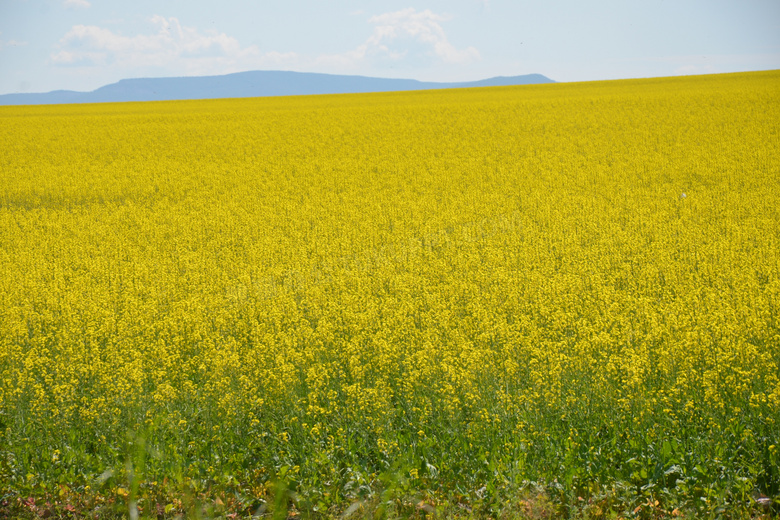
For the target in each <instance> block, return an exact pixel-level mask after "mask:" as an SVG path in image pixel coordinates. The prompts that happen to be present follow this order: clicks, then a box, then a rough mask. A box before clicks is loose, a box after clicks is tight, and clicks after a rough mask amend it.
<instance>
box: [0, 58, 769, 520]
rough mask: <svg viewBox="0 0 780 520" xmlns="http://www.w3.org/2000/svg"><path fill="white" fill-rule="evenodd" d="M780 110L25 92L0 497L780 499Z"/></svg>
mask: <svg viewBox="0 0 780 520" xmlns="http://www.w3.org/2000/svg"><path fill="white" fill-rule="evenodd" d="M779 101H780V72H778V71H770V72H760V73H745V74H729V75H717V76H696V77H684V78H665V79H646V80H631V81H612V82H594V83H579V84H576V83H573V84H551V85H539V86H523V87H504V88H483V89H468V90H450V91H424V92H406V93H382V94H361V95H334V96H312V97H289V98H265V99H232V100H211V101H182V102H155V103H124V104H96V105H61V106H28V107H0V516H8V517H24V518H36V517H46V516H54V517H63V518H68V517H73V518H114V517H121V516H127V517H129V518H175V517H183V516H186V518H198V517H207V518H218V517H222V518H248V517H250V516H252V515H255V516H258V517H263V518H265V517H268V518H271V517H273V518H285V517H286V516H290V517H296V518H297V517H304V518H331V517H333V518H336V517H342V518H384V517H389V518H396V517H398V518H401V517H418V518H423V517H430V518H433V517H437V518H485V517H496V518H557V517H569V518H645V519H650V518H665V517H669V518H672V517H688V518H694V517H697V518H751V517H752V518H758V517H765V518H770V517H771V518H775V517H776V516H777V515H778V513H779V512H780V424H778V421H780V102H779Z"/></svg>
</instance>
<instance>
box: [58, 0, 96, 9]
mask: <svg viewBox="0 0 780 520" xmlns="http://www.w3.org/2000/svg"><path fill="white" fill-rule="evenodd" d="M62 5H64V6H65V7H66V8H68V9H78V8H86V7H89V6H90V5H92V4H90V3H89V2H87V0H64V1H63V2H62Z"/></svg>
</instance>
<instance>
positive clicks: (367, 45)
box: [318, 7, 480, 66]
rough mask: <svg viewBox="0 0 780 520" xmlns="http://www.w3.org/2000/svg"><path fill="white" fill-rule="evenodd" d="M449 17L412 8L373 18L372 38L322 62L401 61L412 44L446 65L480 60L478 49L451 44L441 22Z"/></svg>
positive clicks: (323, 59) (370, 21) (371, 20)
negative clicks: (458, 47) (371, 59)
mask: <svg viewBox="0 0 780 520" xmlns="http://www.w3.org/2000/svg"><path fill="white" fill-rule="evenodd" d="M447 19H448V18H447V17H444V16H441V15H438V14H436V13H433V12H432V11H430V10H428V9H426V10H425V11H417V10H416V9H414V8H412V7H409V8H407V9H402V10H400V11H395V12H392V13H384V14H381V15H378V16H372V17H371V18H369V20H368V21H369V23H371V24H374V31H373V33H372V34H371V36H370V37H369V38H368V39H367V40H366V41H365V42H364V43H363V44H362V45H360V46H358V47H357V48H356V49H354V50H352V51H349V52H346V53H343V54H337V55H329V56H321V57H320V58H319V59H318V61H319V62H320V63H327V64H334V65H342V66H346V65H357V63H358V62H360V61H363V60H365V59H366V58H368V57H370V56H377V55H378V56H384V57H386V58H390V59H391V60H396V61H397V60H401V59H403V58H405V57H406V56H407V55H408V54H409V50H410V49H409V42H410V41H411V42H413V43H414V44H415V45H416V46H421V47H422V48H423V49H425V54H427V55H428V56H429V57H433V58H435V59H438V60H441V61H443V62H445V63H450V64H455V63H467V62H470V61H473V60H477V59H479V58H480V55H479V51H477V49H475V48H474V47H467V48H465V49H462V50H459V49H457V48H455V46H454V45H452V44H451V43H450V41H449V40H448V39H447V35H446V33H445V32H444V29H443V28H442V26H441V24H440V23H439V22H443V21H446V20H447Z"/></svg>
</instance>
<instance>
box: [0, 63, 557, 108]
mask: <svg viewBox="0 0 780 520" xmlns="http://www.w3.org/2000/svg"><path fill="white" fill-rule="evenodd" d="M537 83H555V82H554V81H553V80H551V79H550V78H547V77H545V76H542V75H541V74H527V75H523V76H510V77H507V76H497V77H494V78H489V79H484V80H480V81H467V82H454V83H440V82H430V81H429V82H426V81H417V80H413V79H387V78H374V77H368V76H343V75H335V74H318V73H311V72H287V71H250V72H236V73H234V74H225V75H222V76H194V77H174V78H137V79H123V80H121V81H118V82H117V83H112V84H110V85H105V86H103V87H100V88H98V89H96V90H93V91H92V92H76V91H73V90H55V91H52V92H46V93H20V94H3V95H0V105H50V104H64V103H110V102H122V101H166V100H176V99H218V98H240V97H267V96H296V95H311V94H357V93H361V92H391V91H404V90H431V89H444V88H468V87H494V86H509V85H530V84H537Z"/></svg>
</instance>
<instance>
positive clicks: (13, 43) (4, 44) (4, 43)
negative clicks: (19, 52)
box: [0, 33, 27, 51]
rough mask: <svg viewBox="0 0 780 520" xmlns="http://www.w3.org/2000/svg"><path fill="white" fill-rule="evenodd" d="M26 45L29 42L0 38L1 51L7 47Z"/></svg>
mask: <svg viewBox="0 0 780 520" xmlns="http://www.w3.org/2000/svg"><path fill="white" fill-rule="evenodd" d="M0 34H2V33H0ZM24 45H27V42H23V41H19V40H7V41H3V40H0V51H2V50H3V49H4V48H5V47H22V46H24Z"/></svg>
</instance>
